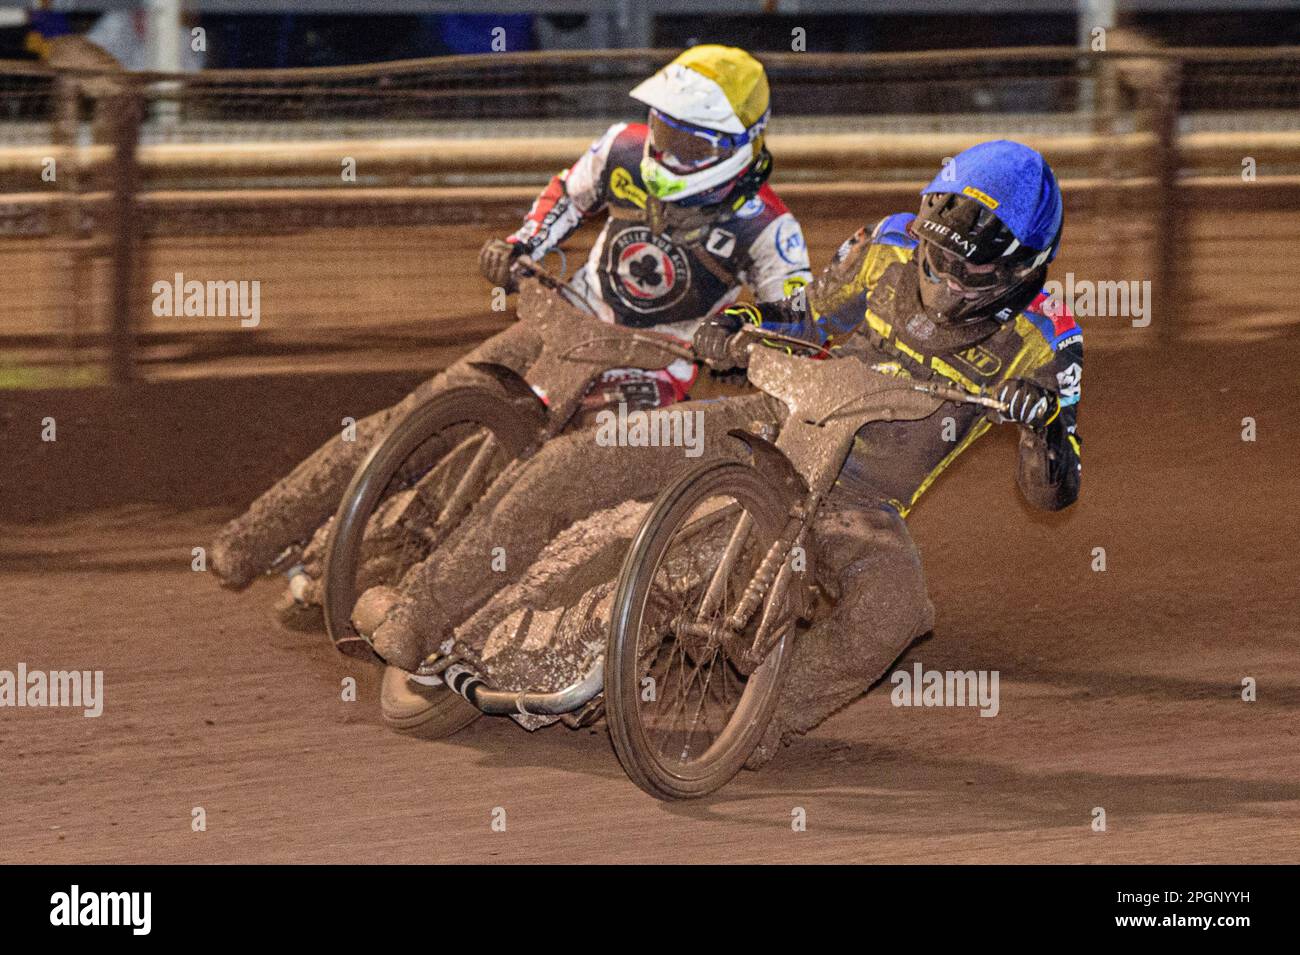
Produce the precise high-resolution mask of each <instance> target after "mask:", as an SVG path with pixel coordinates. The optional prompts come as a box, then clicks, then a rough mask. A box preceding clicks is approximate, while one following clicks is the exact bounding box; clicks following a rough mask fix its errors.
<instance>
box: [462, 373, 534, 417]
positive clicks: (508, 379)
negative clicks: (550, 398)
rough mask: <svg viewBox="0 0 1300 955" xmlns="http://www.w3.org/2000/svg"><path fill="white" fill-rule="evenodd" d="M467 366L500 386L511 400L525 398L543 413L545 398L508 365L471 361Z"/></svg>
mask: <svg viewBox="0 0 1300 955" xmlns="http://www.w3.org/2000/svg"><path fill="white" fill-rule="evenodd" d="M468 364H469V367H471V368H473V369H474V370H475V371H477V372H480V373H482V374H484V375H487V376H488V377H489V378H491V379H493V380H494V381H496V382H497V383H498V384H499V385H501V387H502V388H504V389H505V391H506V394H507V395H508V396H509V397H510V398H511V399H515V398H520V399H523V398H526V399H528V400H530V401H535V402H537V404H538V405H539V406H540V407H541V408H542V410H543V412H545V410H546V403H547V401H546V396H545V395H539V394H538V393H537V392H536V391H534V390H533V388H532V386H531V385H529V384H528V382H527V381H525V380H524V376H523V375H521V374H519V372H517V371H515V370H514V369H513V368H511V367H510V366H509V365H502V364H500V363H499V362H495V361H471V362H469V363H468Z"/></svg>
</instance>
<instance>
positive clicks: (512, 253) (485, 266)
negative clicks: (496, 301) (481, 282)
mask: <svg viewBox="0 0 1300 955" xmlns="http://www.w3.org/2000/svg"><path fill="white" fill-rule="evenodd" d="M522 252H523V249H522V248H521V247H520V246H519V245H518V244H517V243H515V242H507V241H506V240H505V239H488V240H487V242H485V243H484V244H483V248H482V249H481V250H480V251H479V254H478V270H479V271H480V272H482V273H483V277H484V278H485V279H487V280H488V282H490V283H491V284H492V285H494V286H497V287H499V288H503V289H505V290H506V291H507V292H513V291H514V290H515V279H514V276H513V275H511V274H510V266H511V265H512V264H513V263H514V261H515V259H516V258H517V257H518V256H519V255H520V254H521V253H522Z"/></svg>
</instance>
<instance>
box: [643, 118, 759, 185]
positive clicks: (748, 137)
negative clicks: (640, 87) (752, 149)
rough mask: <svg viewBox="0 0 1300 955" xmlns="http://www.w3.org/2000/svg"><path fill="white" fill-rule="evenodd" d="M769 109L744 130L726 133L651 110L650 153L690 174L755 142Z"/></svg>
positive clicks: (675, 169) (667, 165)
mask: <svg viewBox="0 0 1300 955" xmlns="http://www.w3.org/2000/svg"><path fill="white" fill-rule="evenodd" d="M767 116H768V114H767V113H764V114H763V116H762V118H761V119H759V121H758V122H757V123H755V124H754V125H753V126H751V127H750V128H749V129H747V130H746V131H745V132H743V133H723V132H719V131H718V130H716V129H705V128H704V127H702V126H695V125H693V124H691V123H683V122H681V121H680V120H676V119H673V118H672V117H671V116H668V115H666V114H664V113H661V112H659V110H657V109H651V110H650V142H649V147H650V156H651V158H653V159H654V160H655V162H657V163H659V164H660V165H662V166H663V167H664V168H665V169H668V170H669V171H670V172H675V173H677V174H678V175H689V174H690V173H693V172H699V171H700V170H701V169H708V168H709V167H710V166H714V165H717V164H718V163H720V162H722V161H723V160H724V159H727V158H728V157H729V156H731V155H733V154H734V153H735V152H736V150H738V149H740V148H742V147H743V146H746V145H748V144H749V143H752V142H753V141H754V140H755V139H757V138H758V137H759V136H760V135H762V132H763V129H764V127H765V126H767Z"/></svg>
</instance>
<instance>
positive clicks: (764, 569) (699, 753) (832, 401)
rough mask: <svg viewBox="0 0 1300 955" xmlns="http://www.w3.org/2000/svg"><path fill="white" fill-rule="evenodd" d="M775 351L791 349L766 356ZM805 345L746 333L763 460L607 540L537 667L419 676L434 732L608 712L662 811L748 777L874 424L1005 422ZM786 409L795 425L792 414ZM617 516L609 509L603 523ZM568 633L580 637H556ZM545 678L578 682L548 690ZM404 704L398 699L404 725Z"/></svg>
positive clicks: (690, 478) (982, 400)
mask: <svg viewBox="0 0 1300 955" xmlns="http://www.w3.org/2000/svg"><path fill="white" fill-rule="evenodd" d="M760 342H761V343H764V344H780V345H786V346H790V347H789V349H788V351H789V352H791V353H787V351H782V350H777V349H772V348H767V347H756V346H758V345H759V343H760ZM796 348H798V349H804V350H807V351H810V352H817V351H820V349H817V348H816V347H815V346H809V344H808V343H807V342H803V341H801V340H798V339H790V338H786V337H785V336H781V335H775V334H772V333H771V332H766V331H761V330H758V329H747V330H745V331H743V332H742V333H740V334H739V335H737V336H736V337H735V338H733V340H732V343H731V349H732V351H733V354H734V356H735V357H736V359H737V361H738V363H743V362H744V361H745V360H748V363H749V369H748V377H749V381H750V383H751V384H752V385H755V386H757V387H758V388H759V389H761V390H762V391H763V392H765V393H766V394H767V395H768V396H770V399H772V403H773V406H774V413H773V414H772V415H771V419H770V421H763V422H757V423H756V426H755V427H754V429H753V430H752V431H744V430H732V431H730V432H728V433H729V434H731V435H733V436H734V437H735V438H738V439H739V440H740V441H741V442H743V443H744V444H745V445H747V446H748V449H749V452H750V453H749V456H748V461H747V462H746V461H744V460H735V459H730V460H728V459H713V460H710V461H709V462H706V463H703V464H701V465H698V466H697V467H695V468H693V469H691V470H689V471H687V472H685V473H684V474H683V475H682V476H681V477H680V478H678V479H677V480H676V481H674V482H673V483H671V484H670V485H669V486H668V487H667V488H666V489H665V490H664V491H663V492H662V494H661V495H660V496H659V497H658V498H657V499H656V500H655V502H654V503H653V504H652V505H649V506H648V508H647V507H646V506H645V505H640V506H638V507H637V508H636V509H633V510H631V511H630V513H631V514H633V515H634V517H635V519H636V521H638V522H639V527H638V526H637V523H632V524H630V525H628V526H627V528H626V530H611V531H610V532H609V533H608V535H607V537H608V539H609V542H610V543H612V544H614V545H616V546H617V547H618V548H619V550H618V553H619V554H623V555H624V556H623V558H622V568H621V571H620V572H619V573H618V576H617V582H616V583H606V584H604V585H601V584H598V583H596V581H597V579H599V577H600V574H599V572H598V571H593V573H591V574H588V575H587V579H586V583H585V584H584V585H583V586H582V587H578V588H576V589H575V590H574V591H573V592H572V593H575V594H576V593H580V594H581V596H580V597H575V596H572V595H571V596H570V597H568V598H567V600H568V601H570V602H571V604H572V606H571V607H569V611H570V612H568V613H567V614H562V615H561V618H560V622H558V623H557V624H554V625H552V629H551V630H550V631H549V632H548V631H546V630H545V628H541V629H542V630H543V634H544V636H543V638H542V639H540V640H539V639H533V638H529V639H525V640H522V641H520V642H521V643H522V644H524V645H528V644H531V645H532V647H533V649H532V650H530V651H528V653H527V654H525V655H526V656H527V655H531V659H532V660H533V662H532V663H528V662H525V663H524V664H523V665H522V666H519V667H517V668H516V669H515V676H514V678H513V679H506V680H503V679H494V678H493V676H492V675H491V674H490V673H489V672H488V668H487V667H485V666H484V665H483V663H484V661H483V654H482V653H476V652H475V650H474V648H473V647H471V646H469V644H471V643H473V642H475V638H473V637H468V638H466V639H463V640H462V639H457V640H452V641H448V643H447V644H445V645H444V646H443V647H442V648H440V651H439V652H438V653H436V654H434V655H433V656H432V657H430V658H429V659H428V660H426V661H425V665H424V666H423V667H421V671H420V673H419V674H418V675H417V676H416V677H415V679H417V680H420V679H424V680H428V681H430V682H435V683H436V684H438V686H437V688H436V692H437V694H440V695H430V697H429V698H430V699H436V700H437V701H438V703H437V706H438V708H439V711H440V715H439V717H438V718H437V719H436V720H434V721H432V723H431V724H430V725H431V726H432V727H434V731H433V732H430V733H429V734H427V735H446V734H447V733H450V732H453V731H455V730H456V729H458V728H459V727H460V726H461V725H464V722H467V721H468V720H470V719H473V718H474V717H476V716H477V715H479V714H483V713H486V714H492V715H508V716H512V717H514V718H515V719H516V720H518V721H520V722H521V723H523V724H524V725H525V726H536V725H541V724H542V723H544V722H547V721H553V720H554V719H556V718H557V717H558V718H560V719H562V720H563V721H564V722H565V723H567V724H568V725H570V726H574V727H576V726H583V725H588V724H589V723H591V722H593V721H594V720H595V719H597V718H599V717H600V716H601V715H604V716H605V718H606V720H607V722H608V725H609V730H610V735H611V738H612V740H613V744H614V748H615V750H616V752H617V754H618V757H619V759H620V761H621V762H622V764H623V766H624V768H625V769H626V771H627V773H628V775H629V776H630V777H631V778H632V780H633V781H634V782H636V783H637V785H639V786H641V788H643V789H645V790H646V791H647V792H649V793H651V794H652V795H655V796H657V797H659V798H666V799H677V798H690V797H696V796H702V795H705V794H707V793H709V792H712V791H714V790H716V789H717V788H719V787H720V786H722V785H724V784H725V783H726V782H727V781H728V780H730V779H731V778H732V777H733V776H734V775H735V773H736V772H738V771H739V769H740V768H741V766H743V765H744V764H745V762H746V760H747V758H748V757H749V755H750V753H751V752H752V751H753V750H754V748H755V747H756V746H757V745H758V743H759V741H760V740H761V739H762V737H763V733H764V731H765V729H766V727H767V723H768V722H769V720H770V719H771V717H772V713H773V709H774V707H775V704H776V701H777V698H778V696H779V694H780V691H781V686H782V681H783V678H784V676H785V671H786V667H787V664H788V663H789V660H790V649H791V646H792V644H793V641H794V640H795V639H797V632H798V628H799V625H800V624H801V623H802V624H805V625H811V623H813V622H814V621H815V620H816V619H817V618H818V616H819V614H820V613H822V612H823V610H824V609H825V608H824V607H823V601H824V599H825V598H824V597H823V596H822V595H821V594H820V593H819V592H818V590H817V588H816V587H815V586H814V585H813V584H812V583H811V582H812V581H813V580H814V575H813V574H812V573H811V571H812V570H813V569H814V568H815V566H816V561H817V554H816V551H817V547H816V542H815V540H814V539H813V537H812V535H811V533H810V528H811V527H812V526H813V522H814V520H815V518H816V516H817V513H818V510H819V508H820V507H821V505H822V503H823V501H824V499H825V497H826V495H827V494H828V493H829V491H830V489H831V487H832V486H833V484H834V482H835V479H836V477H837V475H838V474H839V472H840V469H841V468H842V467H843V464H844V462H845V459H846V458H847V456H848V454H849V451H850V447H851V445H852V442H853V440H854V436H855V435H856V434H857V432H858V431H859V430H860V429H861V428H862V427H863V426H864V425H866V424H868V423H870V422H872V421H887V420H895V421H897V420H912V419H919V418H924V417H928V416H929V415H930V414H933V413H934V412H935V411H937V410H938V409H939V408H940V407H941V406H942V405H943V404H944V402H948V401H952V402H961V403H970V404H976V405H981V406H983V407H987V408H997V409H999V410H1002V409H1003V406H1002V405H1001V404H1000V403H999V402H997V401H996V400H994V399H993V398H990V397H988V396H986V395H984V394H979V393H968V392H966V391H962V390H960V389H958V388H955V387H949V386H945V385H942V384H938V383H934V382H918V381H915V380H912V379H908V378H901V377H897V376H892V375H887V374H884V373H882V372H880V371H877V370H876V369H874V368H873V367H871V366H869V365H867V364H865V363H864V362H862V361H859V360H857V359H856V358H851V357H844V358H837V359H835V360H832V361H814V360H812V359H811V358H810V357H801V356H799V355H796V354H793V353H792V352H793V351H794V350H795V349H796ZM823 357H824V356H823ZM781 405H783V406H784V408H785V413H784V415H782V414H780V413H779V412H776V411H775V407H779V406H781ZM643 515H644V516H643ZM615 519H616V518H614V517H613V516H611V515H609V514H598V515H594V516H593V518H592V521H593V522H602V521H607V520H610V521H612V520H615ZM620 535H621V536H620ZM629 540H630V541H631V544H630V546H629V545H628V543H627V542H628V541H629ZM557 543H558V544H560V545H562V546H567V542H566V541H563V540H560V541H557ZM796 558H798V559H796ZM613 566H615V567H616V566H617V564H614V565H613ZM607 573H608V574H609V576H613V574H614V571H613V568H612V567H611V569H610V570H609V571H608V572H607ZM604 579H605V580H607V581H608V580H609V577H606V578H604ZM584 587H585V588H586V589H584ZM602 595H604V596H602ZM544 596H545V600H543V601H541V602H537V601H534V602H533V603H532V604H531V605H529V606H526V607H520V606H519V605H518V604H519V603H520V601H518V600H516V601H514V602H513V603H512V602H511V601H509V600H507V601H506V602H505V606H504V607H501V608H496V610H495V617H493V615H492V614H488V613H487V611H488V610H491V609H493V608H484V610H483V611H481V612H480V613H479V614H476V615H475V618H473V619H472V620H471V621H470V622H469V623H468V624H467V625H466V629H467V630H469V631H475V630H477V631H478V634H479V636H478V637H477V640H478V642H480V643H481V642H483V640H484V639H485V638H484V636H483V634H484V633H485V632H487V631H489V630H491V629H492V628H493V627H494V626H495V627H496V630H495V632H496V633H497V634H498V635H499V634H500V633H501V632H502V631H503V630H504V631H511V630H517V629H518V627H519V626H520V625H519V624H518V623H517V621H518V620H520V619H522V618H524V617H527V616H528V615H530V614H531V615H533V616H534V617H547V616H548V615H549V614H551V613H552V611H551V610H550V609H548V607H549V605H550V604H552V603H554V601H555V597H556V595H554V594H552V593H546V594H545V595H544ZM524 602H525V603H526V602H527V601H526V600H525V601H524ZM562 602H563V601H562ZM512 613H513V618H512V619H504V618H508V617H510V615H511V614H512ZM485 614H486V615H487V617H488V619H487V622H486V624H483V625H478V624H477V623H476V621H477V618H478V617H480V616H484V615H485ZM593 625H598V627H597V629H598V633H597V634H596V635H595V636H596V639H592V637H593V634H591V633H590V632H587V633H583V634H580V636H581V637H582V639H579V640H576V641H574V640H570V642H571V643H573V644H576V646H577V652H575V653H573V654H571V656H570V658H569V660H568V661H567V663H566V664H565V665H564V666H561V667H558V668H555V667H549V666H546V665H543V663H542V662H541V657H543V656H544V655H545V653H546V652H548V650H549V648H546V649H543V648H542V645H543V644H545V643H547V642H548V639H547V637H548V635H549V642H550V643H552V644H555V643H563V642H564V641H565V640H566V639H569V638H571V637H572V636H573V635H574V633H575V632H577V631H581V630H583V628H584V627H585V628H586V630H588V631H589V630H591V629H592V627H593ZM566 627H567V628H568V630H569V635H568V636H567V637H566V636H563V635H556V631H558V630H563V629H565V628H566ZM486 639H487V640H488V642H491V639H492V638H491V637H487V638H486ZM544 670H551V671H552V675H553V672H555V671H557V670H558V672H562V673H569V674H572V675H573V676H572V678H570V679H568V682H563V685H558V686H557V685H556V681H555V680H554V679H550V680H548V681H546V682H547V685H548V687H549V688H547V689H538V688H537V687H538V686H539V685H540V684H541V682H542V681H541V680H540V679H539V674H540V673H541V672H542V671H544ZM389 672H390V674H391V673H392V672H393V671H391V669H390V671H389ZM389 679H390V677H386V686H387V685H388V681H389ZM447 690H453V691H455V692H454V693H449V692H447ZM433 692H434V691H431V694H433ZM394 703H395V698H392V697H389V698H386V699H385V704H384V707H385V716H386V719H387V720H388V721H389V722H390V723H395V720H394V716H395V715H396V712H397V708H396V707H395V705H394ZM467 703H468V706H467ZM425 705H426V706H428V705H429V704H427V703H426V704H425Z"/></svg>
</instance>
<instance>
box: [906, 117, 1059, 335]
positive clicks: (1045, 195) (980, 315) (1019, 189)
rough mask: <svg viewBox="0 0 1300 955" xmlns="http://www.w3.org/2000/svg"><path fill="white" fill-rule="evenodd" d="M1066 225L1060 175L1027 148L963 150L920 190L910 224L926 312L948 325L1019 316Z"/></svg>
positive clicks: (999, 145) (998, 145) (1005, 144)
mask: <svg viewBox="0 0 1300 955" xmlns="http://www.w3.org/2000/svg"><path fill="white" fill-rule="evenodd" d="M1061 220H1062V203H1061V188H1060V186H1058V185H1057V183H1056V176H1055V175H1053V173H1052V169H1051V167H1050V166H1048V165H1047V162H1046V161H1045V160H1044V159H1043V157H1042V156H1040V155H1039V154H1038V153H1037V152H1035V151H1034V150H1032V149H1030V148H1029V147H1028V146H1025V145H1023V144H1021V143H1013V142H1010V141H1009V140H1005V139H999V140H994V141H993V142H988V143H980V144H979V145H978V146H972V147H971V148H970V149H966V150H963V151H962V152H960V153H958V154H957V156H956V157H955V158H954V159H953V160H952V161H951V162H950V163H948V164H947V165H945V166H944V168H943V169H942V170H941V171H940V172H939V175H937V176H935V177H934V180H933V181H932V182H931V183H930V184H929V185H928V186H926V187H925V188H924V189H922V190H921V210H920V212H918V213H917V216H916V219H915V220H914V221H913V222H912V224H911V226H910V229H911V231H912V233H913V234H914V235H915V236H916V238H917V239H918V240H919V242H918V248H917V252H916V255H915V260H916V262H917V267H918V269H919V275H920V280H921V281H920V296H921V304H922V305H923V306H924V308H925V310H926V312H927V313H928V314H929V315H930V317H931V318H932V319H933V320H934V321H936V322H939V323H942V324H949V325H969V324H973V323H975V322H979V321H981V320H983V319H986V318H993V319H996V320H998V321H1006V320H1008V319H1010V318H1011V317H1013V316H1014V314H1015V313H1016V312H1017V311H1019V309H1020V308H1021V307H1023V305H1024V304H1027V303H1028V301H1029V300H1030V299H1032V298H1033V296H1034V295H1036V294H1037V292H1038V290H1039V288H1040V287H1041V281H1042V279H1043V275H1044V273H1045V272H1046V267H1047V263H1048V262H1050V261H1051V260H1052V259H1053V258H1055V257H1056V251H1057V249H1058V248H1059V247H1060V244H1061ZM1022 299H1023V301H1022Z"/></svg>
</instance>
